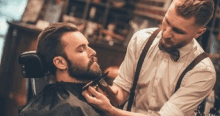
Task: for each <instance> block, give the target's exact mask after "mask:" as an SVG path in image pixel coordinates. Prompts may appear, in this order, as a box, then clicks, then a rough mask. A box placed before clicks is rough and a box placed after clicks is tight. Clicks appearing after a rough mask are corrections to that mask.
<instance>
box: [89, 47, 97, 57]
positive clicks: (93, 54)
mask: <svg viewBox="0 0 220 116" xmlns="http://www.w3.org/2000/svg"><path fill="white" fill-rule="evenodd" d="M89 54H90V55H89V56H95V55H96V51H95V50H94V49H92V48H90V47H89Z"/></svg>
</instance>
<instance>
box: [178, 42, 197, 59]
mask: <svg viewBox="0 0 220 116" xmlns="http://www.w3.org/2000/svg"><path fill="white" fill-rule="evenodd" d="M194 40H195V39H193V40H192V41H191V42H190V43H189V44H187V45H186V46H184V47H182V48H179V49H178V50H179V52H180V57H179V59H181V58H182V57H184V56H185V55H186V54H188V53H189V52H190V51H191V50H192V48H193V44H194Z"/></svg>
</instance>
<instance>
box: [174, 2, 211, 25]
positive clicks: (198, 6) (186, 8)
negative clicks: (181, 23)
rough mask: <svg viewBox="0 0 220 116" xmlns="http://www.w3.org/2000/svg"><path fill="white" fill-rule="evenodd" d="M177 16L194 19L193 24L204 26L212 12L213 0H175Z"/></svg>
mask: <svg viewBox="0 0 220 116" xmlns="http://www.w3.org/2000/svg"><path fill="white" fill-rule="evenodd" d="M176 11H177V14H178V15H180V16H182V17H184V18H186V19H187V18H192V17H195V24H196V25H198V26H205V25H206V24H207V23H208V22H209V21H210V20H211V18H212V16H213V12H214V1H213V0H176Z"/></svg>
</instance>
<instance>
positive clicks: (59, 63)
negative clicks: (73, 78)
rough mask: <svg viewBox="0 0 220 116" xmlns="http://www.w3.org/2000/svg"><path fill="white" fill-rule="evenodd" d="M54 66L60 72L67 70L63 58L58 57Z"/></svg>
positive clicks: (54, 60)
mask: <svg viewBox="0 0 220 116" xmlns="http://www.w3.org/2000/svg"><path fill="white" fill-rule="evenodd" d="M53 64H54V65H55V66H56V67H57V68H58V69H60V70H65V69H67V67H68V66H67V62H66V60H65V59H64V58H63V57H62V56H56V57H55V58H53Z"/></svg>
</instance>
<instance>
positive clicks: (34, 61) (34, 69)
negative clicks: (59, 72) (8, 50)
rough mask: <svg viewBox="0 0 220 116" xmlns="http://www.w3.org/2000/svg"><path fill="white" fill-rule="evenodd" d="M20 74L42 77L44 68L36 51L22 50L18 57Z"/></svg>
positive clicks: (27, 76)
mask: <svg viewBox="0 0 220 116" xmlns="http://www.w3.org/2000/svg"><path fill="white" fill-rule="evenodd" d="M18 62H19V64H21V69H22V74H23V76H24V77H26V78H43V77H44V74H45V69H44V67H43V64H42V60H41V58H40V56H39V55H38V54H37V53H36V51H28V52H23V53H22V54H21V55H20V56H19V58H18Z"/></svg>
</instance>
